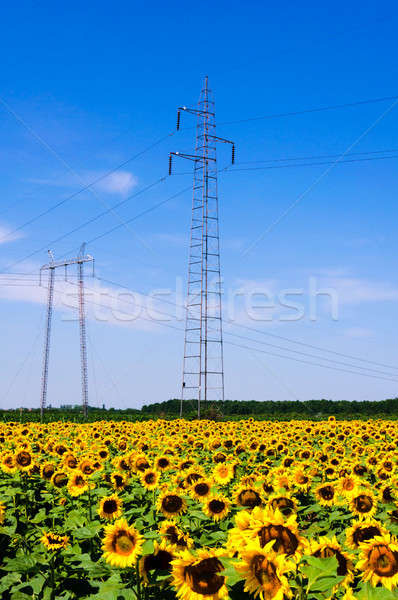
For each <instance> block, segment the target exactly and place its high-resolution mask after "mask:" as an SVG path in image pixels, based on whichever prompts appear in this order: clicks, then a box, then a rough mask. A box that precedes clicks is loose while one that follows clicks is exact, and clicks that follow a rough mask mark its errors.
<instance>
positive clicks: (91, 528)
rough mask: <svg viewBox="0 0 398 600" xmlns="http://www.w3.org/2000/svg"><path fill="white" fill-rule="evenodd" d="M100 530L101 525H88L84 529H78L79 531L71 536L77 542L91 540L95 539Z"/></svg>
mask: <svg viewBox="0 0 398 600" xmlns="http://www.w3.org/2000/svg"><path fill="white" fill-rule="evenodd" d="M101 529H102V525H101V523H90V525H87V526H86V527H80V529H77V530H76V531H75V532H74V533H73V535H74V536H75V537H77V538H78V539H79V540H90V539H91V538H93V537H95V536H96V535H97V534H98V532H99V531H100V530H101Z"/></svg>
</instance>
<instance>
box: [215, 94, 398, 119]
mask: <svg viewBox="0 0 398 600" xmlns="http://www.w3.org/2000/svg"><path fill="white" fill-rule="evenodd" d="M397 98H398V96H384V97H383V98H372V99H369V100H358V101H357V102H346V103H345V104H332V105H329V106H320V107H317V108H306V109H304V110H295V111H290V112H284V113H271V114H269V115H262V116H259V117H248V118H246V119H237V120H235V121H222V122H221V123H219V125H233V124H235V123H248V122H250V121H261V120H263V119H279V118H281V117H295V116H297V115H305V114H310V113H316V112H323V111H328V110H338V109H340V108H351V107H354V106H363V105H365V104H374V103H376V102H387V101H388V100H396V99H397Z"/></svg>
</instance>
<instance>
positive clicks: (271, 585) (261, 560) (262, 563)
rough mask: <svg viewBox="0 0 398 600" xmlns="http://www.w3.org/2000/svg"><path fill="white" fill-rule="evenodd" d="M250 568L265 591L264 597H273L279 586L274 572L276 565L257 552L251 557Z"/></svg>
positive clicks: (279, 583)
mask: <svg viewBox="0 0 398 600" xmlns="http://www.w3.org/2000/svg"><path fill="white" fill-rule="evenodd" d="M251 568H252V571H253V573H254V576H255V578H256V579H257V581H258V582H259V584H260V585H261V586H262V588H263V592H265V596H264V597H265V599H266V600H267V599H268V598H273V597H274V596H275V595H276V593H277V591H278V590H279V589H280V587H281V582H280V580H279V577H278V575H277V574H276V566H275V565H274V564H273V563H272V562H270V561H268V560H267V559H266V558H265V557H264V556H263V555H261V554H258V555H257V556H255V557H254V558H253V561H252V564H251Z"/></svg>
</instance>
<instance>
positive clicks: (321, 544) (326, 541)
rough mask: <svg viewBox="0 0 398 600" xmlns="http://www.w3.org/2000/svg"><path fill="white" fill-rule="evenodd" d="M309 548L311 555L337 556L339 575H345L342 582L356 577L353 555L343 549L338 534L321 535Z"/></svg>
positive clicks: (345, 582) (321, 556) (312, 541)
mask: <svg viewBox="0 0 398 600" xmlns="http://www.w3.org/2000/svg"><path fill="white" fill-rule="evenodd" d="M309 548H310V553H311V555H312V556H315V557H316V558H330V557H332V556H334V557H335V558H336V560H337V575H339V576H340V577H344V579H343V581H342V584H347V583H349V582H351V581H352V580H353V579H354V574H353V563H352V557H351V555H350V554H348V553H347V552H345V551H344V550H343V549H342V547H341V546H340V544H339V542H338V541H337V538H336V536H333V537H332V538H328V537H320V538H319V540H318V541H316V540H311V541H310V542H309ZM336 589H337V587H336Z"/></svg>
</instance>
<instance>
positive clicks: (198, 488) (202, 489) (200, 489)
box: [195, 483, 209, 496]
mask: <svg viewBox="0 0 398 600" xmlns="http://www.w3.org/2000/svg"><path fill="white" fill-rule="evenodd" d="M208 492H209V486H208V485H207V483H198V484H197V485H195V494H197V495H198V496H206V494H207V493H208Z"/></svg>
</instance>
